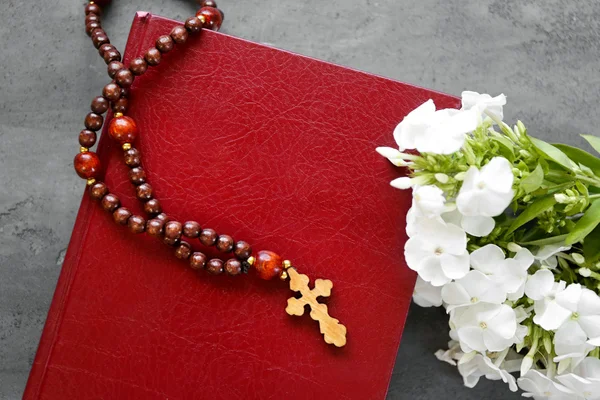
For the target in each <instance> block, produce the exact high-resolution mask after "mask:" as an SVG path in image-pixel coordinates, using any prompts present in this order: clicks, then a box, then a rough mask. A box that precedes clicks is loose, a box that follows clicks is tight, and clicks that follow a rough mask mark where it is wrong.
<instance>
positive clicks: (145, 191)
mask: <svg viewBox="0 0 600 400" xmlns="http://www.w3.org/2000/svg"><path fill="white" fill-rule="evenodd" d="M135 194H136V196H137V198H138V199H139V200H142V201H147V200H150V199H151V198H152V186H150V184H149V183H142V184H141V185H140V186H138V187H137V188H136V189H135Z"/></svg>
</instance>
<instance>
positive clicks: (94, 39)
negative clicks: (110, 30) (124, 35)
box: [92, 31, 110, 49]
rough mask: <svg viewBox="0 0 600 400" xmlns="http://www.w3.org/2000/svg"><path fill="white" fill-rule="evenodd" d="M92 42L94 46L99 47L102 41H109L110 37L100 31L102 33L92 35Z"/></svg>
mask: <svg viewBox="0 0 600 400" xmlns="http://www.w3.org/2000/svg"><path fill="white" fill-rule="evenodd" d="M92 43H94V46H95V47H96V48H97V49H99V48H100V46H102V45H103V44H104V43H110V39H109V38H108V36H107V35H106V33H105V32H104V31H102V33H98V34H95V35H94V34H93V35H92Z"/></svg>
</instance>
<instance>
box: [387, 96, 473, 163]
mask: <svg viewBox="0 0 600 400" xmlns="http://www.w3.org/2000/svg"><path fill="white" fill-rule="evenodd" d="M477 125H478V114H477V111H476V110H466V111H460V110H455V109H444V110H438V111H436V110H435V104H434V103H433V100H428V101H426V102H425V103H423V104H421V105H420V106H419V107H417V108H416V109H414V110H413V111H411V112H410V113H409V114H408V115H407V116H406V117H405V118H404V119H403V120H402V122H400V124H398V126H397V127H396V129H395V130H394V138H395V140H396V143H397V144H398V147H399V148H400V150H405V149H417V150H418V151H419V152H421V153H435V154H451V153H454V152H456V151H458V150H460V148H461V147H462V145H463V143H464V141H465V135H466V134H467V133H468V132H471V131H473V130H475V128H477Z"/></svg>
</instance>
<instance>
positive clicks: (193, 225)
mask: <svg viewBox="0 0 600 400" xmlns="http://www.w3.org/2000/svg"><path fill="white" fill-rule="evenodd" d="M183 235H184V236H185V237H188V238H190V239H196V238H198V237H199V236H200V224H199V223H197V222H196V221H187V222H186V223H185V224H183Z"/></svg>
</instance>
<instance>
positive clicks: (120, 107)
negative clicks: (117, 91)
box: [112, 96, 129, 114]
mask: <svg viewBox="0 0 600 400" xmlns="http://www.w3.org/2000/svg"><path fill="white" fill-rule="evenodd" d="M127 107H129V100H127V97H122V96H121V97H120V98H119V100H117V101H115V102H113V103H112V110H113V112H114V113H115V114H116V113H121V114H124V113H126V112H127Z"/></svg>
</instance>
